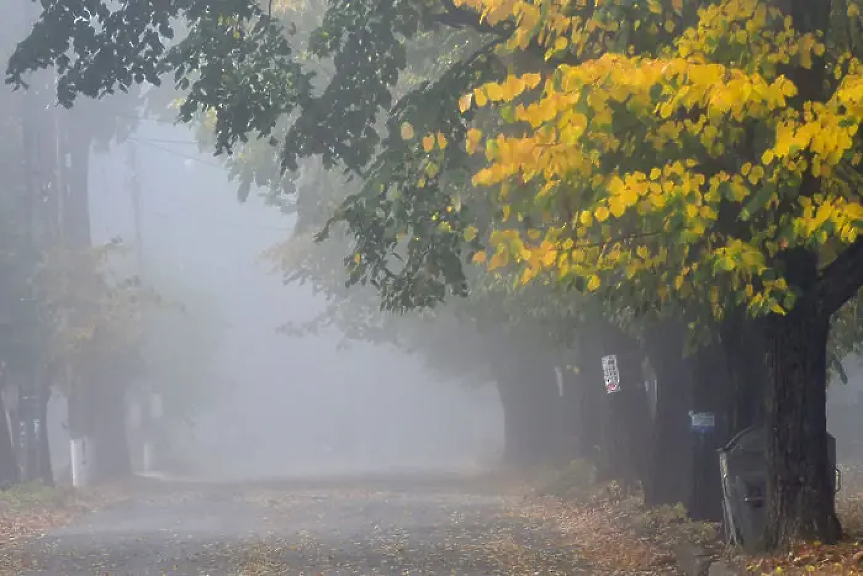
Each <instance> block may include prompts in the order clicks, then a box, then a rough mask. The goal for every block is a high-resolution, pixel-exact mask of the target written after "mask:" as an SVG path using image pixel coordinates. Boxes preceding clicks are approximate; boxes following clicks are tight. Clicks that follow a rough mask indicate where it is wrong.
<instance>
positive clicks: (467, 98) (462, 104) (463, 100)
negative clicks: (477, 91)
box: [458, 93, 473, 114]
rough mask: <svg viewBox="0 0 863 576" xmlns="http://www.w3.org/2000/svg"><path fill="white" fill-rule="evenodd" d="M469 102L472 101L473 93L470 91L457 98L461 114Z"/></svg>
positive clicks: (466, 108)
mask: <svg viewBox="0 0 863 576" xmlns="http://www.w3.org/2000/svg"><path fill="white" fill-rule="evenodd" d="M471 102H473V94H471V93H467V94H465V95H464V96H462V97H461V98H459V99H458V109H459V110H461V113H462V114H464V113H465V112H467V111H468V108H470V105H471Z"/></svg>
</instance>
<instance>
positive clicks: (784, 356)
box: [765, 299, 841, 548]
mask: <svg viewBox="0 0 863 576" xmlns="http://www.w3.org/2000/svg"><path fill="white" fill-rule="evenodd" d="M820 308H821V307H820V306H819V305H818V302H817V301H813V300H807V299H803V300H801V301H798V303H797V305H796V306H795V307H794V309H793V310H792V311H791V312H789V313H788V314H787V315H786V316H772V317H771V318H770V319H769V322H768V323H767V343H768V345H767V357H766V360H767V362H766V369H767V374H768V385H767V403H766V413H767V427H768V428H767V429H768V431H769V432H770V433H769V434H768V441H767V465H768V481H767V511H768V522H767V530H766V534H765V543H766V545H767V546H768V547H769V548H784V547H787V546H790V545H792V544H793V543H795V542H796V541H798V540H801V539H817V540H819V541H821V542H824V543H834V542H836V541H837V540H838V539H839V537H840V536H841V526H840V524H839V520H838V517H837V516H836V510H835V503H834V494H833V488H832V486H833V474H834V470H833V466H831V464H830V462H829V458H828V442H827V413H826V402H827V335H828V330H829V315H827V314H825V313H824V312H823V311H822V310H821V309H820Z"/></svg>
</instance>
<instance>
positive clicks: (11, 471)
mask: <svg viewBox="0 0 863 576" xmlns="http://www.w3.org/2000/svg"><path fill="white" fill-rule="evenodd" d="M19 481H20V477H19V473H18V462H17V459H16V458H15V447H14V445H13V444H12V434H11V430H10V427H9V418H8V415H7V413H6V406H5V405H4V403H3V396H2V395H0V489H4V488H8V487H9V486H13V485H15V484H18V482H19Z"/></svg>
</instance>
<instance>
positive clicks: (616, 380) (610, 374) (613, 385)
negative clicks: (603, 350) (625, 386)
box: [602, 354, 620, 394]
mask: <svg viewBox="0 0 863 576" xmlns="http://www.w3.org/2000/svg"><path fill="white" fill-rule="evenodd" d="M602 375H603V378H604V379H605V391H606V392H608V393H609V394H612V393H614V392H619V391H620V370H619V369H618V367H617V356H616V355H614V354H611V355H609V356H603V357H602Z"/></svg>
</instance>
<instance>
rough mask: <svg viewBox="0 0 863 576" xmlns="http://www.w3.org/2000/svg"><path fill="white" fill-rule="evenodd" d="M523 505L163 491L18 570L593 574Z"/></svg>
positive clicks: (381, 490)
mask: <svg viewBox="0 0 863 576" xmlns="http://www.w3.org/2000/svg"><path fill="white" fill-rule="evenodd" d="M513 506H517V501H514V500H512V498H511V497H508V496H505V495H502V494H501V493H496V492H495V491H494V490H491V489H488V488H486V487H485V486H484V484H483V482H480V481H477V480H470V479H462V478H457V477H438V478H434V477H430V476H416V477H413V476H410V475H405V476H400V477H390V478H387V477H379V478H356V479H342V480H339V479H325V480H320V481H314V480H305V481H296V480H294V481H288V480H274V481H257V482H247V483H224V484H219V483H203V482H196V483H181V482H153V483H150V484H148V485H147V488H146V489H142V490H141V493H140V494H139V495H136V497H135V498H133V499H130V500H127V501H125V502H123V503H120V504H115V505H113V506H109V507H107V508H105V509H102V510H99V511H95V512H93V513H90V514H88V515H85V516H83V517H81V518H79V519H77V520H76V521H74V522H73V523H72V524H70V525H69V526H66V527H64V528H62V529H57V530H55V531H53V532H52V533H50V534H48V535H46V536H44V537H43V538H40V539H38V540H34V541H32V542H30V543H28V544H27V545H26V546H25V547H24V548H23V549H22V550H20V551H19V552H17V553H16V559H15V562H16V563H17V564H18V567H19V568H18V570H19V572H18V573H21V574H47V575H56V576H60V575H87V574H101V575H110V576H113V575H117V576H119V575H129V576H132V575H134V576H150V575H153V576H161V575H163V574H172V575H174V574H176V575H189V576H191V575H211V576H216V575H219V576H221V575H240V574H247V575H258V574H297V575H300V574H304V575H319V574H323V575H349V574H351V575H352V574H458V575H461V576H472V575H484V574H591V573H594V572H592V571H591V570H589V568H588V567H587V566H585V565H583V564H582V563H580V562H579V561H578V556H577V553H576V551H575V550H574V549H573V548H572V547H569V546H566V545H565V543H564V542H562V540H561V538H560V535H559V534H557V533H555V531H554V529H553V526H552V525H550V524H549V525H544V524H542V523H538V522H537V521H536V520H527V519H525V518H523V517H519V516H518V515H517V514H513V513H512V510H513Z"/></svg>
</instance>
